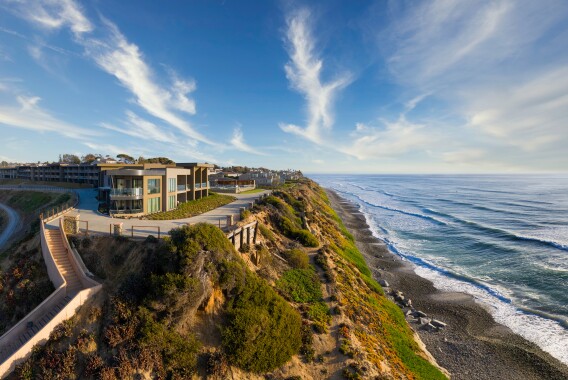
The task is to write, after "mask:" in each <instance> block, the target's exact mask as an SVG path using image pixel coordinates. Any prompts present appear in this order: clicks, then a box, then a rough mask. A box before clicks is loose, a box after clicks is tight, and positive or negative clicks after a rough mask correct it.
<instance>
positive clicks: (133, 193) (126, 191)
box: [110, 187, 144, 197]
mask: <svg viewBox="0 0 568 380" xmlns="http://www.w3.org/2000/svg"><path fill="white" fill-rule="evenodd" d="M110 195H111V196H122V197H141V196H143V195H144V190H143V189H142V188H141V187H124V188H122V189H110Z"/></svg>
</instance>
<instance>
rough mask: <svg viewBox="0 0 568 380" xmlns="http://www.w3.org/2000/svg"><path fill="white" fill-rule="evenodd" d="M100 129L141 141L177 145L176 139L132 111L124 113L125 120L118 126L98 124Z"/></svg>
mask: <svg viewBox="0 0 568 380" xmlns="http://www.w3.org/2000/svg"><path fill="white" fill-rule="evenodd" d="M100 125H101V127H103V128H106V129H109V130H112V131H116V132H120V133H123V134H125V135H128V136H132V137H136V138H139V139H143V140H150V141H161V142H168V143H177V139H176V137H175V136H174V135H173V134H172V133H170V132H168V131H167V130H165V129H164V128H160V127H159V126H157V125H156V124H154V123H152V122H150V121H148V120H145V119H143V118H141V117H140V116H138V115H137V114H135V113H134V112H132V111H126V119H125V120H123V121H122V123H121V125H120V126H116V125H113V124H110V123H100Z"/></svg>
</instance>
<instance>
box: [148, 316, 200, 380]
mask: <svg viewBox="0 0 568 380" xmlns="http://www.w3.org/2000/svg"><path fill="white" fill-rule="evenodd" d="M140 314H141V315H142V319H143V321H142V327H141V331H140V333H141V336H142V338H141V343H142V344H143V345H145V346H150V347H154V348H156V349H158V350H159V351H161V352H162V355H163V358H164V362H165V365H166V368H168V370H169V372H170V374H172V375H176V376H178V377H179V376H181V378H184V377H187V376H188V375H190V374H191V373H193V372H194V371H195V368H196V366H197V353H198V352H199V348H200V344H199V341H197V339H195V337H194V336H193V335H187V336H182V335H180V334H179V333H177V332H176V331H174V330H171V329H168V328H167V327H166V326H165V325H164V324H162V323H160V322H157V321H156V320H154V318H153V317H152V316H151V314H150V313H149V312H147V311H145V310H141V312H140Z"/></svg>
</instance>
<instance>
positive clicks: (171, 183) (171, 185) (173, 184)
mask: <svg viewBox="0 0 568 380" xmlns="http://www.w3.org/2000/svg"><path fill="white" fill-rule="evenodd" d="M175 191H177V178H168V192H169V193H173V192H175Z"/></svg>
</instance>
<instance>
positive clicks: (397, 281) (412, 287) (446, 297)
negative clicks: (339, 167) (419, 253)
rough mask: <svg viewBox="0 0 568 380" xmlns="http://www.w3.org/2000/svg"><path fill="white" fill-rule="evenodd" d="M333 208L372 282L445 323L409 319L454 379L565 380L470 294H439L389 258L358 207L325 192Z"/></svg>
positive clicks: (564, 372) (565, 373)
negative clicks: (424, 325)
mask: <svg viewBox="0 0 568 380" xmlns="http://www.w3.org/2000/svg"><path fill="white" fill-rule="evenodd" d="M325 190H326V192H327V194H328V196H329V199H330V201H331V205H332V207H333V209H334V210H335V211H336V212H337V214H338V215H339V217H340V218H341V219H342V220H343V223H344V224H345V226H346V227H347V229H348V230H349V232H351V233H352V234H353V236H354V237H355V240H356V245H357V247H358V248H359V250H360V251H361V253H362V254H363V256H364V257H365V260H366V261H367V264H368V266H369V268H370V269H371V270H372V272H373V276H374V277H375V279H376V280H386V281H387V282H388V283H389V284H390V289H393V290H396V291H401V292H402V293H404V296H405V297H406V298H409V299H411V300H412V304H413V306H414V307H415V308H416V309H417V310H421V311H423V312H424V313H426V314H428V316H429V317H432V316H433V317H434V318H436V319H437V320H440V321H442V322H444V323H446V324H447V326H446V327H445V328H443V329H440V330H439V331H435V332H430V331H426V330H423V329H419V325H418V324H416V323H414V322H413V320H414V319H413V318H407V320H408V321H409V323H410V326H411V327H412V328H413V329H414V330H415V331H416V332H417V333H418V335H419V336H420V338H421V340H422V341H423V342H424V344H425V345H426V348H427V349H428V351H429V352H430V353H431V354H432V356H434V358H435V359H436V361H437V362H438V364H439V365H440V366H441V367H443V368H445V369H446V370H448V371H449V372H450V374H451V378H452V379H476V380H477V379H528V380H531V379H535V380H537V379H539V380H540V379H568V366H566V365H564V364H563V363H561V362H560V361H559V360H557V359H555V358H554V357H552V356H551V355H550V354H548V353H546V352H544V351H543V350H542V349H540V348H539V347H538V346H537V345H536V344H534V343H532V342H529V341H528V340H526V339H524V338H523V337H521V336H520V335H517V334H515V333H514V332H512V331H511V330H510V329H509V328H508V327H506V326H503V325H501V324H499V323H497V322H495V320H494V319H493V317H492V316H491V314H490V313H489V312H488V311H487V310H486V308H485V307H484V306H482V305H481V304H479V303H477V302H475V300H474V299H473V297H472V296H471V295H468V294H466V293H458V292H446V291H441V290H438V289H436V288H435V287H434V285H433V283H432V282H431V281H430V280H428V279H425V278H423V277H420V276H419V275H418V274H416V273H415V271H414V265H413V264H411V263H409V262H408V261H403V260H402V259H401V258H400V257H398V256H396V255H395V254H393V253H391V252H390V251H389V250H388V248H387V246H386V244H385V243H384V242H383V241H382V240H380V239H378V238H376V237H375V236H374V235H373V234H372V232H371V230H370V228H369V226H368V224H367V221H366V219H365V216H364V215H363V214H362V213H361V212H360V211H359V208H358V206H357V205H356V204H354V203H352V202H350V201H347V200H345V199H344V198H342V197H341V196H339V195H338V194H337V193H335V192H334V191H333V190H330V189H325Z"/></svg>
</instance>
